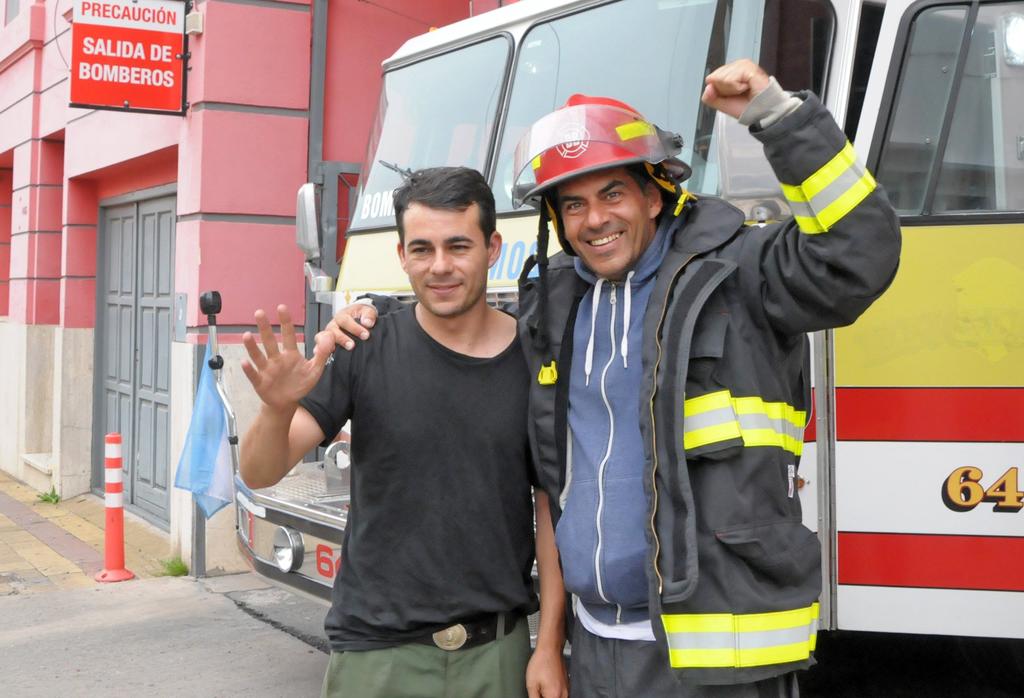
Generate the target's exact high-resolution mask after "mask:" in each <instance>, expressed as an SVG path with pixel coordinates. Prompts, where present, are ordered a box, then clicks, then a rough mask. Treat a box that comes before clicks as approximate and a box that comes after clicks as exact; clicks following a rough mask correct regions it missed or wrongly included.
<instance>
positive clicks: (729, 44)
mask: <svg viewBox="0 0 1024 698" xmlns="http://www.w3.org/2000/svg"><path fill="white" fill-rule="evenodd" d="M834 27H835V17H834V13H833V11H832V8H831V5H830V3H829V2H828V1H827V0H618V1H617V2H607V3H602V4H597V5H592V6H589V7H585V8H583V9H581V10H579V11H577V12H575V13H572V14H565V15H562V16H558V17H556V18H554V19H551V20H548V21H543V22H539V23H537V24H535V25H534V26H532V27H530V28H529V29H528V30H527V31H526V33H525V34H524V35H523V36H522V38H521V39H518V47H517V51H516V62H515V65H514V66H513V69H512V80H511V83H509V86H508V87H507V88H505V87H504V82H505V81H504V80H503V78H504V75H505V70H506V68H507V66H508V56H509V47H510V44H509V41H508V39H506V38H505V37H506V35H505V34H498V32H499V31H502V30H503V29H507V28H503V27H496V28H495V37H494V38H492V39H488V40H487V41H483V42H481V43H477V44H475V45H472V46H468V47H463V48H458V49H455V50H453V51H449V52H447V53H444V54H440V55H435V56H431V57H429V58H426V59H424V60H422V61H419V62H417V63H414V64H412V65H408V66H406V67H403V68H399V69H396V70H392V71H389V72H388V73H387V74H386V75H385V77H384V89H383V95H382V100H381V107H380V114H379V117H378V120H377V124H376V130H375V132H374V133H373V134H372V135H371V140H370V148H369V153H368V158H367V162H366V165H365V166H364V170H363V182H362V184H361V187H360V192H359V201H358V203H357V206H356V211H355V213H354V216H353V224H352V228H353V229H355V230H359V229H367V228H380V227H384V226H392V225H394V211H393V207H392V203H391V192H392V190H393V189H394V188H395V187H396V186H398V185H399V184H400V183H401V180H402V174H401V172H402V171H403V170H415V169H417V168H421V167H435V166H440V165H465V166H468V167H474V168H476V169H480V170H481V171H483V168H490V169H489V171H488V172H486V173H485V174H486V175H487V176H488V179H489V181H491V183H492V187H493V189H494V196H495V200H496V203H497V208H498V211H499V212H509V211H511V210H512V208H513V207H512V201H511V187H512V180H513V172H512V167H513V165H512V154H513V151H514V150H515V146H516V143H517V142H518V140H519V138H520V137H521V136H522V135H523V133H524V132H525V130H526V129H527V128H528V127H529V125H530V124H531V123H533V122H534V121H535V120H537V119H538V118H540V117H541V116H543V115H544V114H546V113H548V112H550V111H552V110H554V109H557V108H558V107H560V106H561V105H562V104H564V103H565V101H566V99H567V98H568V97H569V96H570V95H572V94H574V93H582V94H588V95H595V96H606V97H613V98H615V99H618V100H620V101H623V102H626V103H628V104H630V105H632V106H633V107H634V108H636V109H638V110H639V111H640V112H641V113H642V114H643V115H644V116H645V117H646V118H647V119H648V120H649V121H652V122H654V123H656V124H658V125H659V126H661V127H662V128H664V129H666V130H669V131H674V132H676V133H678V134H680V135H681V136H682V137H683V141H684V146H683V151H682V153H681V154H680V157H681V158H682V159H683V160H685V161H686V162H688V163H689V164H690V165H691V167H692V168H693V176H692V177H691V178H690V180H689V181H688V183H687V187H688V188H689V189H690V190H691V191H694V192H697V193H703V194H722V195H723V196H726V195H729V196H732V194H729V193H727V192H726V189H729V190H730V192H731V191H732V190H731V189H730V187H732V185H731V184H730V185H729V186H728V187H727V186H725V184H723V182H731V181H732V179H730V178H729V177H727V176H725V175H723V169H727V168H726V167H725V165H724V164H721V163H719V154H718V153H719V149H718V146H719V140H720V139H721V134H720V133H719V132H718V131H716V128H715V124H716V119H715V113H714V111H713V110H711V109H709V108H707V107H704V106H703V105H702V104H701V101H700V96H701V93H702V92H703V87H704V77H705V76H706V75H707V74H708V73H709V72H711V71H712V70H714V69H715V68H717V67H718V66H720V65H723V64H724V63H727V62H729V61H733V60H737V59H739V58H752V59H754V60H755V61H760V63H761V65H763V66H764V67H765V68H766V69H767V70H768V71H769V72H771V73H772V74H774V75H776V76H777V77H778V78H779V81H780V82H781V83H782V84H783V85H784V86H785V87H786V88H787V89H790V90H801V89H811V90H813V91H815V92H817V93H818V94H819V95H821V94H822V92H823V87H824V83H825V80H826V74H827V64H828V56H829V53H830V50H831V45H832V37H833V34H834ZM503 89H506V90H507V91H508V93H509V94H508V96H507V97H503ZM502 102H505V103H506V104H507V114H504V115H503V116H502V118H501V119H499V118H498V117H499V114H498V111H499V107H500V106H501V104H502ZM496 123H498V124H500V127H501V132H500V133H499V134H497V136H496V137H495V134H494V132H493V131H494V129H495V124H496ZM719 123H720V122H719ZM731 138H732V137H731V136H730V137H729V138H726V139H725V140H726V141H730V139H731ZM750 141H751V143H754V142H753V139H750ZM754 146H755V147H754V150H755V151H756V152H755V153H754V157H755V159H756V158H760V160H763V157H762V156H761V154H760V153H761V151H760V146H758V145H757V144H756V143H754ZM492 147H493V148H495V152H494V153H491V152H490V151H489V149H490V148H492ZM762 165H763V166H762V167H761V169H762V170H764V175H763V177H761V178H762V179H764V180H765V181H766V182H767V185H770V186H768V189H770V190H771V191H774V192H775V193H776V194H777V193H778V186H777V184H776V183H775V181H774V179H773V178H772V175H771V170H770V168H768V165H767V163H766V162H764V163H762ZM747 169H750V168H749V167H748V168H747ZM726 174H728V172H726ZM746 174H747V175H749V172H748V173H746ZM759 176H760V175H759ZM747 178H748V179H750V177H749V176H748V177H747ZM733 179H735V178H733ZM758 181H760V180H758ZM762 188H764V187H762ZM748 189H750V187H748ZM754 189H757V187H754ZM758 191H760V190H758Z"/></svg>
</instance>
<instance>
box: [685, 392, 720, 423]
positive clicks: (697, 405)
mask: <svg viewBox="0 0 1024 698" xmlns="http://www.w3.org/2000/svg"><path fill="white" fill-rule="evenodd" d="M677 404H678V403H677ZM731 405H732V393H730V392H729V391H728V390H719V391H718V392H715V393H707V394H706V395H700V396H699V397H691V398H690V399H688V400H686V401H685V402H683V416H685V417H692V416H693V415H695V414H701V413H702V412H709V411H710V410H720V409H722V408H723V407H729V406H731Z"/></svg>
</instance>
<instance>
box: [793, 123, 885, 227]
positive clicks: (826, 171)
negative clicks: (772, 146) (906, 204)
mask: <svg viewBox="0 0 1024 698" xmlns="http://www.w3.org/2000/svg"><path fill="white" fill-rule="evenodd" d="M876 186H877V184H876V182H875V178H874V177H872V176H871V173H870V172H868V171H867V170H866V169H864V167H863V165H861V163H860V162H858V161H857V154H856V153H855V152H854V150H853V146H852V145H851V144H850V142H849V141H847V143H846V145H845V146H843V149H842V150H840V151H839V152H838V153H837V154H836V155H835V157H833V158H832V159H831V160H829V161H828V162H827V163H825V164H824V165H823V166H822V167H821V168H819V169H818V171H817V172H815V173H814V174H812V175H811V176H810V177H808V178H807V179H805V180H804V181H803V182H802V183H801V184H799V185H792V184H782V185H781V187H782V193H783V195H784V196H785V197H786V199H787V201H789V204H790V209H791V210H792V213H793V218H794V220H795V221H796V224H797V227H798V228H799V229H800V231H801V232H803V233H807V234H808V235H817V234H819V233H824V232H827V231H828V230H829V229H830V228H832V226H834V225H835V224H836V223H838V222H839V221H840V220H842V218H843V217H844V216H845V215H846V214H848V213H849V212H850V211H852V210H853V209H854V208H855V207H856V206H857V204H859V203H860V202H861V201H863V200H864V199H865V198H866V197H867V196H868V194H870V193H871V192H872V191H874V190H875V187H876Z"/></svg>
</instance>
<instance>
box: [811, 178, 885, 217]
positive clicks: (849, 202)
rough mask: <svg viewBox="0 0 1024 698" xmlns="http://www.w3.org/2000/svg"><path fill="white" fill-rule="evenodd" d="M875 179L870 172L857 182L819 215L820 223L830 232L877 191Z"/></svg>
mask: <svg viewBox="0 0 1024 698" xmlns="http://www.w3.org/2000/svg"><path fill="white" fill-rule="evenodd" d="M875 186H876V184H875V178H874V177H872V176H871V173H870V172H865V173H864V176H862V177H861V178H860V179H858V180H857V183H856V184H854V185H853V186H852V187H850V188H849V189H847V190H846V192H845V193H844V194H843V195H842V196H840V197H839V198H838V199H836V200H835V201H833V202H832V203H831V204H829V205H828V206H826V207H825V208H824V209H822V211H821V212H820V213H819V214H818V215H817V220H818V223H819V224H820V225H821V226H822V227H823V228H824V229H825V230H828V229H829V228H831V227H832V226H833V225H835V224H836V223H838V222H839V221H840V220H841V219H842V217H843V216H845V215H846V214H847V213H849V212H850V211H852V210H853V209H854V207H856V206H857V204H859V203H860V202H861V201H863V200H864V199H866V198H867V196H868V194H870V193H871V192H873V191H874V190H875Z"/></svg>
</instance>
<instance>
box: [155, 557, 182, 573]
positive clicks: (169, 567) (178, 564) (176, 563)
mask: <svg viewBox="0 0 1024 698" xmlns="http://www.w3.org/2000/svg"><path fill="white" fill-rule="evenodd" d="M160 566H161V567H163V573H162V574H161V576H163V577H184V576H185V575H186V574H188V565H186V564H185V562H184V561H183V560H182V559H181V558H180V557H172V558H170V559H169V560H161V561H160Z"/></svg>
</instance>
